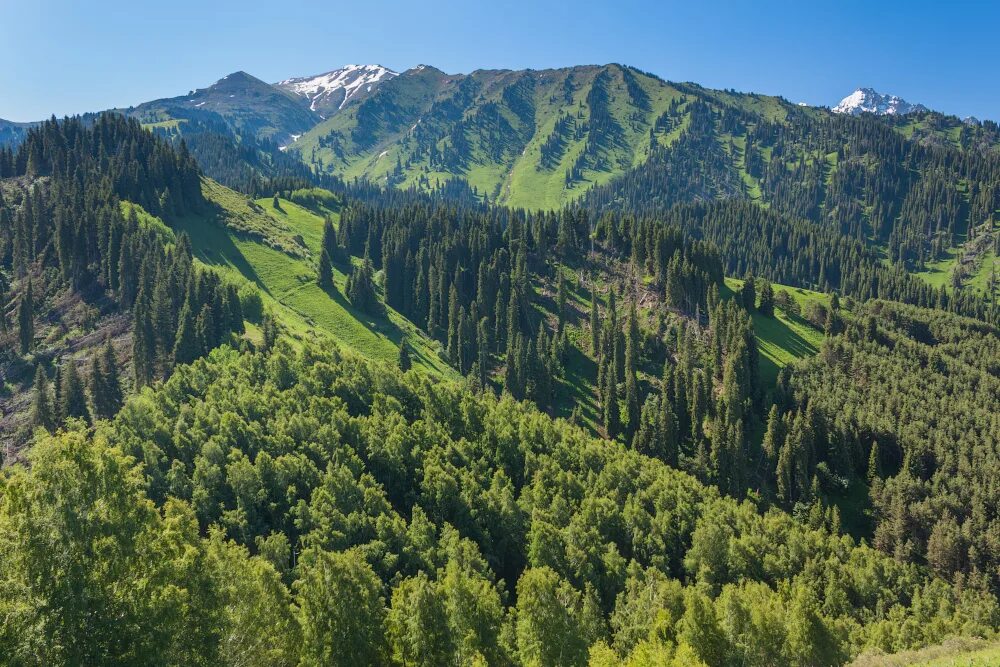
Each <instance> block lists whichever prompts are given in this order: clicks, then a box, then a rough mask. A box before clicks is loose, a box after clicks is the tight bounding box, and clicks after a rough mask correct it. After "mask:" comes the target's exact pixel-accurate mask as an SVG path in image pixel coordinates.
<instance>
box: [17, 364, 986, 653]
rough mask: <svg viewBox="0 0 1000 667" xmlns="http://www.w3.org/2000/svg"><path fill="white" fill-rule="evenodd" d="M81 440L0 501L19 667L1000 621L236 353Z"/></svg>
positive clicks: (416, 394) (527, 441) (979, 625)
mask: <svg viewBox="0 0 1000 667" xmlns="http://www.w3.org/2000/svg"><path fill="white" fill-rule="evenodd" d="M81 429H82V425H80V424H78V425H77V426H71V427H70V429H69V431H68V432H66V433H63V434H61V435H58V436H56V437H53V438H46V439H43V440H42V441H40V442H39V443H38V444H37V445H36V447H35V450H34V454H33V456H32V462H31V466H30V467H19V468H18V469H16V470H14V471H12V472H11V474H9V475H7V476H6V477H5V478H4V480H3V482H2V487H0V489H2V494H0V581H2V585H0V609H2V611H3V617H4V618H5V619H6V620H5V622H4V624H3V626H2V630H0V642H2V648H3V651H4V655H6V656H8V658H11V659H12V661H13V662H15V663H29V662H33V661H35V660H41V661H43V662H46V663H50V664H51V663H70V664H92V663H94V662H105V661H111V662H130V663H137V662H138V663H149V662H156V663H161V662H162V663H167V664H191V663H206V664H243V663H244V661H246V660H248V659H250V660H251V661H252V662H259V663H266V664H297V663H299V662H300V661H301V663H303V664H323V665H341V664H342V665H357V664H449V663H456V664H509V663H515V664H526V665H527V664H533V665H574V664H585V663H587V661H588V658H589V660H590V662H591V664H597V665H611V664H619V660H621V659H622V658H624V657H625V656H631V658H632V659H633V660H634V661H635V663H636V664H652V662H653V661H655V662H656V663H657V664H676V665H697V664H700V662H699V661H701V663H704V664H710V665H724V664H734V665H736V664H759V665H768V664H774V662H775V661H777V662H779V663H781V664H802V665H806V664H809V665H825V664H841V663H842V662H843V661H845V660H846V659H847V658H848V657H850V656H851V655H853V654H855V653H857V652H858V651H859V650H860V649H861V648H863V647H870V646H878V647H882V648H884V649H890V650H891V649H901V648H905V647H908V646H911V645H917V644H922V643H926V642H934V641H938V640H939V639H940V638H941V637H943V636H946V635H948V634H951V633H954V632H963V633H977V632H980V633H986V632H989V631H990V630H991V628H992V627H995V624H996V622H997V615H998V608H997V603H996V600H995V598H993V597H992V596H990V595H989V594H985V593H977V592H975V590H974V589H973V588H971V587H966V588H963V589H958V588H954V589H953V588H952V587H950V586H949V585H948V584H946V583H945V582H943V581H941V580H940V579H934V578H932V577H930V576H929V574H928V573H927V572H926V571H924V570H921V569H919V568H917V567H915V566H912V565H905V564H901V563H898V562H896V561H894V560H893V559H892V558H890V557H888V556H885V555H881V554H879V553H878V552H876V551H874V550H872V549H871V548H869V547H865V546H858V545H856V544H855V543H854V542H853V541H852V540H851V539H850V538H846V537H841V536H838V535H837V532H836V530H837V528H836V524H835V520H836V519H835V515H831V514H829V513H827V515H826V516H824V515H823V514H822V513H820V514H818V515H817V516H816V518H815V519H814V520H811V521H810V522H809V523H803V522H799V521H796V520H795V519H793V518H792V517H791V516H789V515H787V514H784V513H782V512H778V511H774V510H772V511H768V512H766V513H763V514H761V513H760V511H759V510H758V509H757V508H756V507H755V506H754V504H753V503H751V502H745V503H742V504H738V503H737V502H735V501H733V500H730V499H726V498H722V497H720V496H719V494H718V492H716V491H715V490H713V489H711V488H708V487H705V486H702V485H701V484H699V483H698V482H696V481H695V480H694V479H692V478H691V477H689V476H687V475H685V474H683V473H681V472H678V471H675V470H673V469H671V468H670V467H669V466H667V465H665V464H664V463H662V462H660V461H657V460H654V459H650V458H648V457H646V456H644V455H642V454H639V453H637V452H634V451H630V450H629V449H627V448H626V447H624V446H622V445H620V444H617V443H614V442H609V441H606V440H596V439H593V438H591V437H590V436H588V435H586V434H585V433H584V432H583V431H581V430H580V429H578V428H575V427H572V426H570V425H568V424H566V423H565V422H560V421H552V420H551V419H549V418H548V417H546V416H544V415H542V414H540V413H538V412H536V411H534V410H532V409H530V408H528V407H527V406H525V405H523V404H521V405H519V404H517V403H515V402H514V401H513V400H512V399H511V398H509V397H507V398H503V399H500V400H497V399H495V398H493V397H491V396H490V395H489V394H477V393H474V392H472V391H470V390H469V387H468V386H467V385H466V386H463V385H460V384H452V383H437V384H435V383H433V382H431V381H429V380H428V379H427V378H426V377H424V376H423V375H421V374H415V373H408V374H405V375H401V374H399V373H398V372H396V371H391V370H388V369H386V368H384V367H378V366H375V365H372V364H370V363H368V362H363V361H359V360H357V359H354V358H351V357H345V356H342V355H340V354H339V353H337V352H332V353H331V352H326V351H321V350H319V349H317V348H316V347H314V346H311V345H306V346H305V347H304V348H303V349H302V350H301V351H300V352H293V351H292V350H290V349H289V348H288V347H286V346H285V345H283V344H278V345H277V346H276V347H275V348H273V349H272V350H271V351H269V352H257V353H244V354H238V353H236V352H234V351H232V350H227V349H222V350H218V351H216V352H214V353H212V355H210V357H209V359H208V360H207V361H206V360H202V361H199V362H196V363H195V364H193V365H191V366H183V367H178V369H177V371H176V372H175V373H174V375H173V376H172V377H171V378H170V379H169V380H168V381H167V382H166V383H165V384H163V385H162V386H161V387H159V388H156V389H146V390H144V392H143V393H142V394H140V395H139V396H137V397H136V398H134V399H132V400H131V401H129V402H128V403H127V405H126V406H125V408H124V410H123V411H122V412H121V414H120V415H119V416H118V417H117V418H116V419H115V420H114V421H113V422H112V423H110V424H106V425H101V426H99V427H98V428H97V429H96V431H95V432H93V433H85V432H83V431H82V430H81ZM130 457H136V458H137V459H138V461H139V462H140V463H142V464H144V465H142V467H135V466H136V459H133V458H130ZM71 498H72V499H73V500H72V511H71V512H67V511H66V510H67V509H69V507H68V506H67V505H66V502H67V501H68V499H71ZM213 526H214V527H213ZM26 535H33V536H37V538H36V539H30V540H25V539H23V537H24V536H26ZM57 545H58V546H57ZM57 548H58V549H59V550H60V551H61V552H62V553H63V554H64V556H63V557H61V558H60V559H58V560H54V559H52V558H51V555H52V553H53V550H54V549H57ZM88 554H91V555H89V556H88ZM251 554H253V555H251ZM123 628H125V629H127V630H128V631H127V632H122V630H123ZM671 660H672V661H673V662H670V661H671Z"/></svg>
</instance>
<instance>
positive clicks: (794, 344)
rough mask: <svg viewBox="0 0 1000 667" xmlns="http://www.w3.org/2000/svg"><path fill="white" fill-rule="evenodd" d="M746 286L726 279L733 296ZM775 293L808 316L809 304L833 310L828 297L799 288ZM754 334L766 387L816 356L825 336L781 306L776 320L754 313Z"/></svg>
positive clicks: (777, 288)
mask: <svg viewBox="0 0 1000 667" xmlns="http://www.w3.org/2000/svg"><path fill="white" fill-rule="evenodd" d="M742 286H743V281H742V280H739V279H737V278H726V287H727V288H728V289H727V292H728V293H729V294H730V295H732V294H733V293H734V292H736V291H738V290H739V289H740V287H742ZM773 287H774V292H775V294H776V295H777V293H778V292H784V293H786V294H788V295H789V296H790V297H791V298H792V299H794V300H795V302H796V303H797V304H798V305H799V309H800V310H801V311H802V312H804V311H805V309H806V308H807V307H808V306H809V304H812V303H817V304H821V305H823V306H824V307H826V306H829V304H830V297H829V295H827V294H821V293H820V292H813V291H810V290H806V289H802V288H799V287H788V286H787V285H773ZM752 317H753V328H754V333H755V334H756V335H757V345H758V349H759V350H760V375H761V379H762V380H764V383H765V385H766V386H770V385H773V384H774V381H775V378H777V376H778V371H780V370H781V369H782V368H784V367H785V366H787V365H788V364H791V363H793V362H795V361H798V360H799V359H805V358H808V357H811V356H813V355H814V354H816V353H817V352H818V351H819V346H820V344H821V343H822V342H823V332H822V331H820V330H819V329H818V328H817V327H816V326H815V325H813V324H811V323H810V322H808V321H806V319H805V318H803V317H802V315H801V314H795V313H789V312H787V311H786V310H784V309H782V308H781V307H780V306H778V307H776V308H775V309H774V317H766V316H764V315H762V314H761V313H759V312H755V313H752Z"/></svg>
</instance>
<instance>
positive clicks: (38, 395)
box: [31, 365, 56, 432]
mask: <svg viewBox="0 0 1000 667" xmlns="http://www.w3.org/2000/svg"><path fill="white" fill-rule="evenodd" d="M55 422H56V420H55V410H54V409H53V406H52V393H51V390H50V389H49V378H48V376H47V375H46V374H45V369H44V368H42V366H41V365H39V366H38V367H37V368H36V369H35V395H34V403H33V405H32V408H31V423H32V424H34V425H35V426H38V427H41V428H44V429H45V430H46V431H50V432H51V431H52V430H53V429H54V428H55Z"/></svg>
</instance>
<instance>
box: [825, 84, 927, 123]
mask: <svg viewBox="0 0 1000 667" xmlns="http://www.w3.org/2000/svg"><path fill="white" fill-rule="evenodd" d="M917 111H927V107H925V106H924V105H922V104H910V103H909V102H907V101H906V100H904V99H902V98H900V97H897V96H895V95H885V94H883V93H880V92H878V91H877V90H875V89H873V88H858V89H857V90H855V91H854V92H853V93H851V94H850V95H848V96H847V97H845V98H844V99H842V100H840V104H838V105H837V106H835V107H833V113H846V114H850V115H852V116H857V115H858V114H861V113H873V114H877V115H879V116H897V115H898V116H902V115H905V114H908V113H914V112H917Z"/></svg>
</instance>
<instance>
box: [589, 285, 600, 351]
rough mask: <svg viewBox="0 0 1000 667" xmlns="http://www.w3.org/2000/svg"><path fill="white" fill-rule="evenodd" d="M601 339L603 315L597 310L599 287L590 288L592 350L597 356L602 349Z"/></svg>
mask: <svg viewBox="0 0 1000 667" xmlns="http://www.w3.org/2000/svg"><path fill="white" fill-rule="evenodd" d="M600 341H601V316H600V314H599V313H598V312H597V289H596V287H591V289H590V350H591V352H593V354H594V358H595V359H596V358H597V351H598V350H599V349H600Z"/></svg>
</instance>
